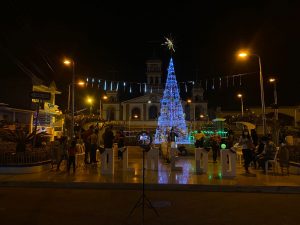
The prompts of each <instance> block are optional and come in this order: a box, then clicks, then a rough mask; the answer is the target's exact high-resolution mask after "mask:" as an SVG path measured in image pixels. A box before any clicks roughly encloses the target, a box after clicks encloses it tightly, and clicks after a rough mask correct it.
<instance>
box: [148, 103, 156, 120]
mask: <svg viewBox="0 0 300 225" xmlns="http://www.w3.org/2000/svg"><path fill="white" fill-rule="evenodd" d="M157 114H158V110H157V107H156V106H155V105H151V106H150V107H149V109H148V115H149V120H155V119H157Z"/></svg>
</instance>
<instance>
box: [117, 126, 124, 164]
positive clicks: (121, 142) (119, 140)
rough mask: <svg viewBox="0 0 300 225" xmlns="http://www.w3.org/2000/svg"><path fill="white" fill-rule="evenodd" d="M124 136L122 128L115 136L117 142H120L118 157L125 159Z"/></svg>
mask: <svg viewBox="0 0 300 225" xmlns="http://www.w3.org/2000/svg"><path fill="white" fill-rule="evenodd" d="M124 138H125V137H124V134H123V132H122V130H120V131H118V132H117V134H116V137H115V142H116V143H117V144H118V159H123V148H124Z"/></svg>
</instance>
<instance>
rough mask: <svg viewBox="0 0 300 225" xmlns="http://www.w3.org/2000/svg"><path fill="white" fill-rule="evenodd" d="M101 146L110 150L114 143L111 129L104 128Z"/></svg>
mask: <svg viewBox="0 0 300 225" xmlns="http://www.w3.org/2000/svg"><path fill="white" fill-rule="evenodd" d="M102 138H103V144H104V148H112V147H113V143H114V133H113V132H112V127H111V126H110V127H108V128H106V130H105V132H104V133H103V136H102Z"/></svg>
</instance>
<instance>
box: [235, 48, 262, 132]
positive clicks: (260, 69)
mask: <svg viewBox="0 0 300 225" xmlns="http://www.w3.org/2000/svg"><path fill="white" fill-rule="evenodd" d="M249 55H250V56H255V57H257V59H258V65H259V83H260V100H261V110H262V122H263V134H264V135H266V128H267V120H266V107H265V94H264V80H263V74H262V65H261V58H260V56H259V55H257V54H253V53H251V54H249V53H248V52H240V53H239V54H238V56H239V57H241V58H246V57H248V56H249Z"/></svg>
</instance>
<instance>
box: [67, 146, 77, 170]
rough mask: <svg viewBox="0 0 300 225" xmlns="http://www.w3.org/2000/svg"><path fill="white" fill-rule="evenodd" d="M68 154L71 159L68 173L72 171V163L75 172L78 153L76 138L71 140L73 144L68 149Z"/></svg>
mask: <svg viewBox="0 0 300 225" xmlns="http://www.w3.org/2000/svg"><path fill="white" fill-rule="evenodd" d="M68 155H69V160H68V173H70V168H71V164H72V165H73V173H75V168H76V165H75V155H76V140H73V141H72V142H71V146H70V148H69V149H68Z"/></svg>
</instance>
